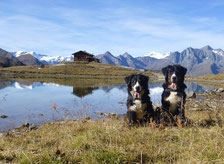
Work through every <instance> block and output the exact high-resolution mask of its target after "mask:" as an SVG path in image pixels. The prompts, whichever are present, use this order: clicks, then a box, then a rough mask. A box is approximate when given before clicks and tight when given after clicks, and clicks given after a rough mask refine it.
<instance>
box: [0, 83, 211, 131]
mask: <svg viewBox="0 0 224 164" xmlns="http://www.w3.org/2000/svg"><path fill="white" fill-rule="evenodd" d="M186 85H187V87H188V88H187V89H186V92H187V93H188V92H204V91H206V90H211V89H214V88H210V87H204V86H200V85H197V84H196V83H186ZM161 86H162V83H150V84H149V89H150V96H151V100H152V101H153V103H154V104H158V103H160V99H161V93H162V91H163V89H162V87H161ZM126 99H127V88H126V85H125V84H123V85H117V86H105V87H90V86H88V87H85V86H82V87H80V86H64V85H58V84H54V83H43V82H27V81H11V80H0V115H7V116H8V118H5V119H0V131H1V130H7V129H9V128H14V127H16V126H19V125H21V124H23V123H25V122H29V123H35V124H41V123H43V122H51V121H54V120H58V119H65V118H66V117H68V116H69V117H70V118H71V119H77V118H78V117H83V116H86V115H88V116H90V117H91V118H92V119H97V117H98V116H97V114H96V113H97V112H103V113H118V114H123V113H126V105H125V103H126ZM52 105H54V106H55V107H56V108H51V107H52Z"/></svg>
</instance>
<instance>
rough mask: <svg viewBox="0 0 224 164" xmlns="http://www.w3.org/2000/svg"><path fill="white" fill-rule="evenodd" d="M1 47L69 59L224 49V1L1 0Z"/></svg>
mask: <svg viewBox="0 0 224 164" xmlns="http://www.w3.org/2000/svg"><path fill="white" fill-rule="evenodd" d="M0 8H1V9H0V48H2V49H5V50H7V51H18V50H24V51H35V52H37V53H41V54H47V55H49V56H56V55H62V56H68V55H70V54H71V53H73V52H76V51H79V50H86V51H87V52H90V53H93V54H95V55H97V54H102V53H104V52H106V51H110V52H111V53H112V54H113V55H115V56H118V55H120V54H123V53H124V52H128V53H130V54H131V55H133V56H142V55H145V54H147V53H149V52H151V51H157V52H159V53H166V52H170V51H171V52H173V51H182V50H183V49H185V48H187V47H193V48H201V47H203V46H205V45H211V46H212V47H213V48H221V49H224V12H223V11H224V1H223V0H111V1H107V0H0Z"/></svg>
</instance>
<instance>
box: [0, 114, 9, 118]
mask: <svg viewBox="0 0 224 164" xmlns="http://www.w3.org/2000/svg"><path fill="white" fill-rule="evenodd" d="M0 117H1V118H7V117H8V116H6V115H1V116H0Z"/></svg>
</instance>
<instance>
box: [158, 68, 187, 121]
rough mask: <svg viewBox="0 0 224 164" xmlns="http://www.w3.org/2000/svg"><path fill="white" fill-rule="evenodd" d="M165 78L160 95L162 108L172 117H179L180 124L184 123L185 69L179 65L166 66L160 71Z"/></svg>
mask: <svg viewBox="0 0 224 164" xmlns="http://www.w3.org/2000/svg"><path fill="white" fill-rule="evenodd" d="M162 73H163V75H164V76H165V83H164V84H163V89H164V91H163V93H162V108H163V109H164V110H167V111H168V112H170V113H171V114H172V115H173V116H177V117H178V116H179V119H180V120H181V123H184V121H185V108H184V104H185V99H186V93H185V91H184V90H185V88H187V86H186V85H185V84H184V77H185V74H186V73H187V69H186V68H184V67H182V66H181V65H168V66H167V67H165V68H163V69H162Z"/></svg>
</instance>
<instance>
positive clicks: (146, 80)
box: [142, 75, 149, 83]
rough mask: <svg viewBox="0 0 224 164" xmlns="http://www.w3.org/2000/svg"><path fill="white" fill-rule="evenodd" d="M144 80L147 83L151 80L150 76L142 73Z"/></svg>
mask: <svg viewBox="0 0 224 164" xmlns="http://www.w3.org/2000/svg"><path fill="white" fill-rule="evenodd" d="M142 80H143V81H144V82H146V83H148V81H149V77H148V76H145V75H142Z"/></svg>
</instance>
